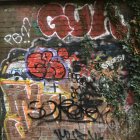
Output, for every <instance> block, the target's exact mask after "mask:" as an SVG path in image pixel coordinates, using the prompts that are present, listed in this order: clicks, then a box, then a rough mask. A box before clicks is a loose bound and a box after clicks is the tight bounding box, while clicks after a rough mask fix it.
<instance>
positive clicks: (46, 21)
mask: <svg viewBox="0 0 140 140" xmlns="http://www.w3.org/2000/svg"><path fill="white" fill-rule="evenodd" d="M38 25H39V27H40V30H41V31H42V32H43V34H44V35H46V36H51V35H53V34H54V33H56V34H57V36H58V37H59V38H61V39H63V38H65V37H66V36H67V35H68V33H69V32H70V31H71V28H70V27H69V20H68V18H67V17H66V16H65V15H64V13H63V10H62V6H60V5H59V4H48V5H46V6H43V7H42V8H41V9H40V11H39V13H38Z"/></svg>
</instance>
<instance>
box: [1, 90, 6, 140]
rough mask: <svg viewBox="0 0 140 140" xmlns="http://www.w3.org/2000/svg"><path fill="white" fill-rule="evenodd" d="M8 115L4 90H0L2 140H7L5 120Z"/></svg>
mask: <svg viewBox="0 0 140 140" xmlns="http://www.w3.org/2000/svg"><path fill="white" fill-rule="evenodd" d="M5 115H6V108H5V103H4V97H3V92H2V89H1V88H0V140H6V135H5V132H4V119H5Z"/></svg>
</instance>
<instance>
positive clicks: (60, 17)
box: [0, 0, 134, 140]
mask: <svg viewBox="0 0 140 140" xmlns="http://www.w3.org/2000/svg"><path fill="white" fill-rule="evenodd" d="M22 8H23V7H21V10H22ZM28 8H29V7H27V9H26V8H25V9H24V10H25V11H26V10H28ZM18 10H19V9H17V11H18ZM32 11H33V12H34V13H32V15H30V12H27V13H26V14H27V15H26V17H25V15H24V14H23V15H22V12H19V14H21V17H20V19H21V21H20V25H19V30H15V31H14V32H10V33H6V34H5V35H4V38H3V40H4V41H5V44H8V45H9V46H10V47H11V46H12V48H11V49H10V50H9V51H8V52H6V53H7V54H6V56H5V57H4V59H2V60H1V68H0V72H1V73H0V74H1V82H0V86H1V92H0V93H1V94H0V100H1V102H0V103H1V104H0V117H1V116H3V118H2V124H1V125H0V131H1V135H2V136H1V137H2V139H3V140H15V139H16V140H21V139H22V140H28V139H29V140H30V139H31V138H32V139H33V140H58V139H59V140H72V139H73V140H87V139H88V140H109V139H112V138H113V137H115V134H114V133H113V131H115V132H117V131H118V129H119V123H118V121H117V119H114V116H113V112H114V111H115V110H117V109H118V110H120V111H122V112H128V111H129V110H130V109H131V107H132V105H133V104H134V94H133V91H132V90H131V88H130V87H129V85H128V84H127V83H128V76H129V70H128V69H127V68H128V67H129V62H130V61H129V60H130V58H131V55H129V53H128V52H127V49H126V48H125V46H123V45H122V44H121V43H120V42H119V40H122V39H124V38H127V37H128V35H129V28H128V26H127V24H126V23H125V22H124V19H123V16H122V15H121V14H120V13H119V16H120V18H119V23H118V25H117V27H116V26H115V25H114V24H113V23H112V22H111V21H110V19H109V18H108V17H107V14H106V11H105V9H104V6H103V1H100V0H98V1H96V2H94V3H93V4H84V5H83V6H78V5H76V4H73V3H66V4H65V5H61V4H58V3H49V4H46V5H43V6H41V7H40V6H36V7H34V9H32ZM113 14H114V16H115V14H116V13H115V9H114V13H113ZM117 14H118V13H117ZM11 26H12V25H11ZM118 27H119V29H121V30H122V32H123V34H119V33H118V32H117V28H118ZM15 44H16V45H21V46H22V45H23V47H21V46H18V47H15ZM25 45H26V46H25ZM110 98H111V99H112V100H113V103H114V105H113V104H112V103H111V102H110V101H109V99H110ZM116 104H117V107H116V106H115V105H116Z"/></svg>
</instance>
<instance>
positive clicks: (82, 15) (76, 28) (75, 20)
mask: <svg viewBox="0 0 140 140" xmlns="http://www.w3.org/2000/svg"><path fill="white" fill-rule="evenodd" d="M65 15H66V16H67V17H68V18H69V21H70V26H71V27H72V28H73V31H72V33H71V34H72V35H74V36H76V37H83V36H84V35H85V34H87V33H88V31H89V30H90V27H91V13H90V10H89V6H88V5H85V6H84V7H82V8H80V9H76V7H75V6H74V5H72V4H68V5H66V6H65Z"/></svg>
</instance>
